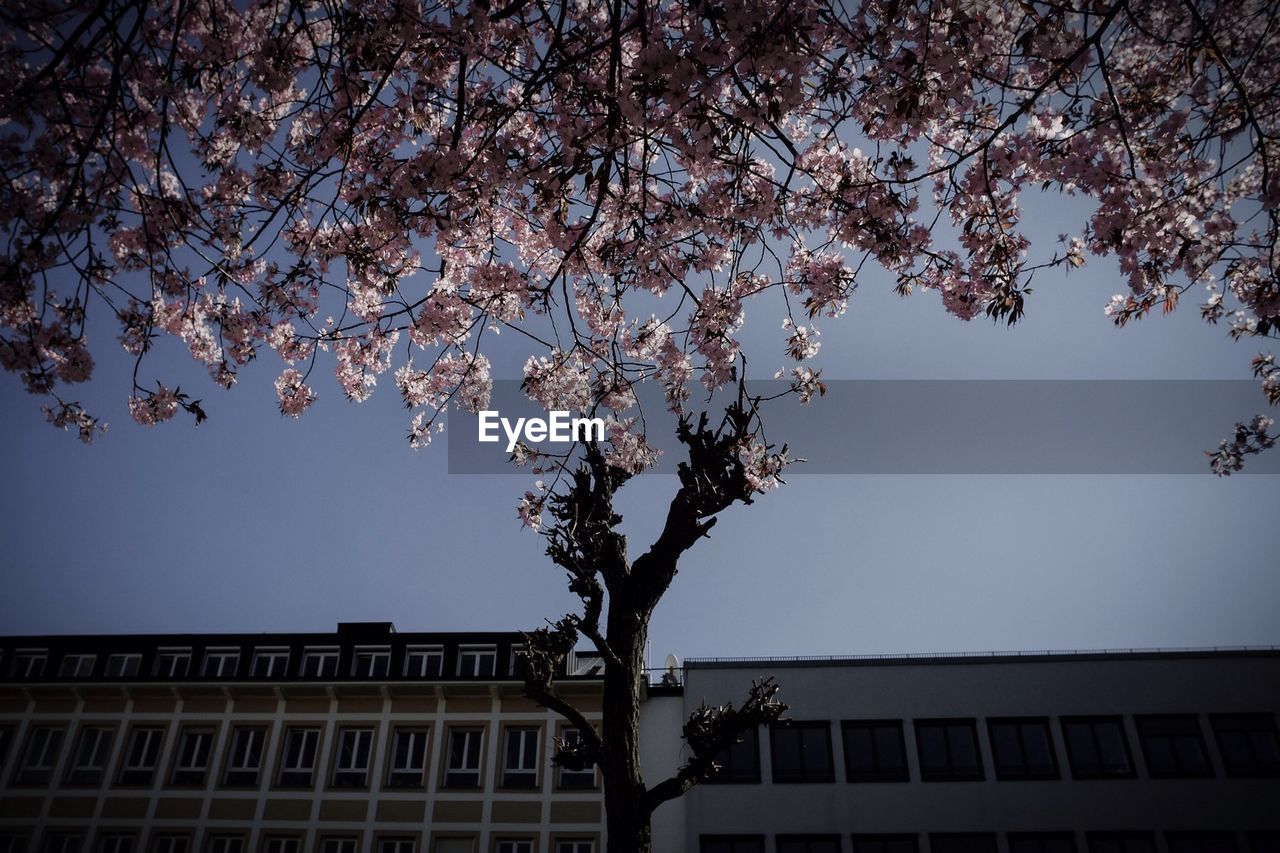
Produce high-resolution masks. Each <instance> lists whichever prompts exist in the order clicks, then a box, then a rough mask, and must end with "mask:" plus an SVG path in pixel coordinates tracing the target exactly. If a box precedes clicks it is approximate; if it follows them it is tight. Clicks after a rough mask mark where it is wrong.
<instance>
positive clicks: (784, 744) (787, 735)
mask: <svg viewBox="0 0 1280 853" xmlns="http://www.w3.org/2000/svg"><path fill="white" fill-rule="evenodd" d="M769 747H770V755H771V756H772V758H773V781H774V782H833V781H835V775H834V773H833V772H832V768H831V764H832V762H831V724H830V723H828V722H827V721H826V720H811V721H805V722H790V723H785V724H780V725H775V726H770V727H769Z"/></svg>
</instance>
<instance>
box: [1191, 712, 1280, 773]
mask: <svg viewBox="0 0 1280 853" xmlns="http://www.w3.org/2000/svg"><path fill="white" fill-rule="evenodd" d="M1209 722H1210V724H1211V725H1212V726H1213V733H1214V736H1215V737H1216V738H1217V740H1218V751H1219V752H1221V753H1222V764H1223V766H1224V767H1225V768H1226V771H1227V775H1228V776H1246V777H1271V776H1280V738H1277V736H1276V718H1275V717H1274V716H1273V715H1271V714H1215V715H1213V716H1211V717H1210V718H1209Z"/></svg>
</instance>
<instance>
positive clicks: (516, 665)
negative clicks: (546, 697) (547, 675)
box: [507, 646, 525, 679]
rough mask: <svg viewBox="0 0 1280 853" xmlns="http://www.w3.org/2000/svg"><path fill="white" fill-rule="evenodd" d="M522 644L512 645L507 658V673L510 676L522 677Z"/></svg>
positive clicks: (523, 653)
mask: <svg viewBox="0 0 1280 853" xmlns="http://www.w3.org/2000/svg"><path fill="white" fill-rule="evenodd" d="M524 655H525V651H524V646H512V647H511V654H510V656H509V657H508V659H507V675H508V676H509V677H511V678H521V679H522V678H524Z"/></svg>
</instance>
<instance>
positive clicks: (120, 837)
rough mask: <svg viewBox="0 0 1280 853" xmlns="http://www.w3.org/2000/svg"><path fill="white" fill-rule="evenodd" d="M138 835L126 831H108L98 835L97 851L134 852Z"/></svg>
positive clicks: (110, 852)
mask: <svg viewBox="0 0 1280 853" xmlns="http://www.w3.org/2000/svg"><path fill="white" fill-rule="evenodd" d="M137 845H138V836H137V835H134V834H132V833H126V832H108V833H104V834H102V835H99V836H98V843H97V845H96V847H95V849H96V850H97V853H133V851H134V848H135V847H137Z"/></svg>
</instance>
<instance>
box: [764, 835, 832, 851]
mask: <svg viewBox="0 0 1280 853" xmlns="http://www.w3.org/2000/svg"><path fill="white" fill-rule="evenodd" d="M778 853H840V836H838V835H779V836H778Z"/></svg>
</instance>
